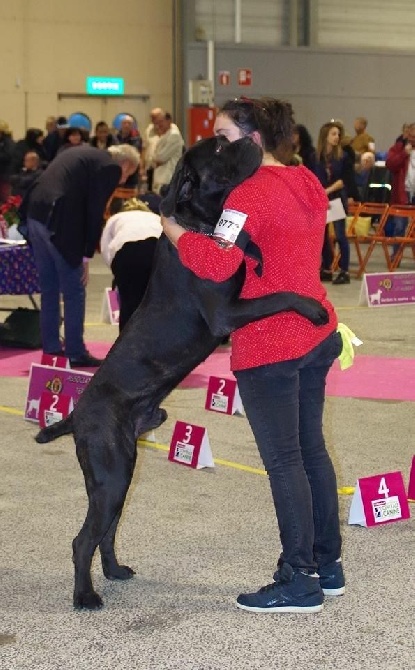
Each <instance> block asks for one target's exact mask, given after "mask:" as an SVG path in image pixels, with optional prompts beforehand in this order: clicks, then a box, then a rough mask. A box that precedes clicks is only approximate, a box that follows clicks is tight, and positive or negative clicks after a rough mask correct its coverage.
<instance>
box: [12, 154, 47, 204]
mask: <svg viewBox="0 0 415 670" xmlns="http://www.w3.org/2000/svg"><path fill="white" fill-rule="evenodd" d="M42 172H43V167H42V164H41V162H40V158H39V154H38V153H36V152H35V151H28V152H27V153H26V154H25V156H24V158H23V167H22V169H21V170H19V172H18V174H15V175H13V176H12V178H11V184H12V194H13V195H20V196H21V197H22V198H23V196H24V195H25V194H26V191H28V189H29V188H30V187H31V185H32V184H33V183H34V181H35V180H36V179H37V178H38V177H39V176H40V175H41V174H42Z"/></svg>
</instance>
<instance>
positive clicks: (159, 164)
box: [153, 112, 184, 193]
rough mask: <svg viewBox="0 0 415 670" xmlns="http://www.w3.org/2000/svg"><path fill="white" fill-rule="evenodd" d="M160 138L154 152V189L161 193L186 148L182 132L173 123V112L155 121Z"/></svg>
mask: <svg viewBox="0 0 415 670" xmlns="http://www.w3.org/2000/svg"><path fill="white" fill-rule="evenodd" d="M155 128H156V132H158V133H159V135H160V138H159V140H158V142H157V146H156V148H155V150H154V154H153V166H154V177H153V191H154V192H155V193H159V192H160V189H161V187H162V186H163V185H165V184H169V183H170V180H171V178H172V176H173V172H174V170H175V169H176V165H177V163H178V162H179V160H180V158H181V156H182V154H183V149H184V141H183V137H182V134H181V132H180V130H179V129H178V127H177V126H176V124H173V121H172V118H171V114H169V113H168V112H166V113H165V114H164V115H162V116H160V117H158V119H157V121H156V123H155Z"/></svg>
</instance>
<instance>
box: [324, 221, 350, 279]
mask: <svg viewBox="0 0 415 670" xmlns="http://www.w3.org/2000/svg"><path fill="white" fill-rule="evenodd" d="M333 227H334V235H335V237H336V242H337V244H338V245H339V250H340V259H339V268H340V270H341V271H342V272H349V263H350V245H349V240H348V239H347V235H346V219H339V220H338V221H333ZM332 264H333V249H332V246H331V242H330V238H329V226H328V224H327V225H326V228H325V230H324V241H323V251H322V267H323V270H327V272H329V271H331V266H332Z"/></svg>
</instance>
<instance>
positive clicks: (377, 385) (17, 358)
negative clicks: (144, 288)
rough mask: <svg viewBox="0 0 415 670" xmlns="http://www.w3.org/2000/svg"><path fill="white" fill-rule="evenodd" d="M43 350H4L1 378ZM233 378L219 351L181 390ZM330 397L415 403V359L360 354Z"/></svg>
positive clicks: (19, 373)
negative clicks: (212, 379)
mask: <svg viewBox="0 0 415 670" xmlns="http://www.w3.org/2000/svg"><path fill="white" fill-rule="evenodd" d="M110 347H111V344H109V343H107V342H94V343H89V344H88V349H89V351H90V352H91V353H92V354H93V355H94V356H97V357H98V358H104V357H105V355H106V354H107V352H108V351H109V349H110ZM40 359H41V352H40V351H27V350H22V349H11V348H6V347H0V376H1V377H27V376H28V375H29V370H30V365H31V363H40ZM211 375H212V376H215V377H225V378H229V377H232V373H231V372H230V368H229V349H228V348H226V349H223V350H222V349H219V350H218V351H216V352H215V353H213V354H212V355H211V356H210V357H209V358H208V359H207V360H206V361H205V362H204V363H202V364H201V365H199V366H198V367H197V368H195V370H194V371H193V372H192V373H191V374H190V375H189V376H188V377H187V378H186V379H185V380H184V381H183V382H182V384H181V385H180V388H186V389H190V388H207V384H208V380H209V377H210V376H211ZM327 394H328V395H329V396H330V395H331V396H339V397H350V398H372V399H379V400H386V399H387V400H411V401H414V400H415V360H414V359H411V358H387V357H382V356H362V355H359V354H358V355H357V356H356V358H355V363H354V365H353V366H352V367H351V368H349V369H348V370H345V371H344V372H342V371H341V370H340V367H339V365H338V364H337V363H335V365H334V366H333V368H332V370H331V371H330V374H329V377H328V382H327Z"/></svg>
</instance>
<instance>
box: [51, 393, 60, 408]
mask: <svg viewBox="0 0 415 670" xmlns="http://www.w3.org/2000/svg"><path fill="white" fill-rule="evenodd" d="M52 398H53V400H52V402H51V403H50V407H49V409H51V410H52V412H56V405H57V404H58V400H59V396H58V395H53V396H52Z"/></svg>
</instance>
